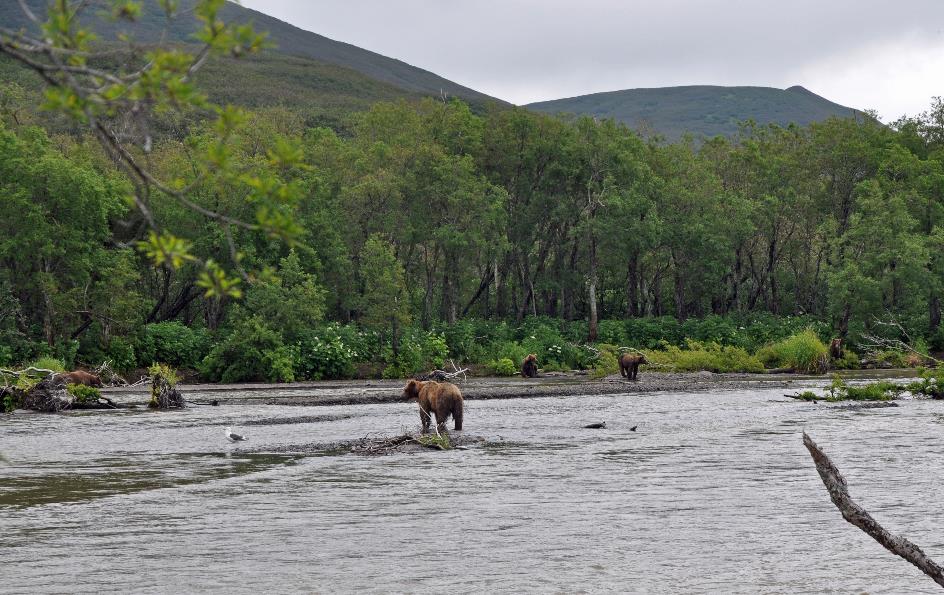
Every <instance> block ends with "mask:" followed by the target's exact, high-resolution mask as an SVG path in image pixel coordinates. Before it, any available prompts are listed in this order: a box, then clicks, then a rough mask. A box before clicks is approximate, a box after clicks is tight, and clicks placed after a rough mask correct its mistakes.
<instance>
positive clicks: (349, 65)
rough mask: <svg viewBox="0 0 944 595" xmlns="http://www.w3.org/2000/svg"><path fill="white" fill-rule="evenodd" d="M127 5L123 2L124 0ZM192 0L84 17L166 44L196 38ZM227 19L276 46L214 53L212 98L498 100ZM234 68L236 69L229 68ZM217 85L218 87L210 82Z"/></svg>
mask: <svg viewBox="0 0 944 595" xmlns="http://www.w3.org/2000/svg"><path fill="white" fill-rule="evenodd" d="M26 4H27V5H28V6H30V8H32V10H33V11H34V12H35V13H37V14H39V15H43V14H44V13H45V7H46V4H47V2H46V0H27V2H26ZM122 4H127V2H122ZM196 5H197V0H181V1H180V2H179V13H180V14H181V15H182V16H181V17H178V18H176V19H174V20H173V21H171V22H170V23H169V24H168V23H167V20H166V19H165V16H164V11H163V10H161V8H160V7H159V5H158V1H157V0H146V1H145V2H143V3H142V7H141V10H140V14H139V15H138V16H137V18H136V20H135V22H134V23H133V24H131V23H128V22H127V20H123V19H103V18H100V14H101V13H100V11H98V10H93V11H86V15H87V16H86V18H85V19H84V21H85V24H86V25H87V26H89V27H90V29H91V30H92V31H93V32H95V33H96V34H98V36H99V38H100V39H104V40H111V39H116V38H117V37H118V35H119V34H121V33H123V32H129V33H132V34H133V35H134V37H135V39H136V40H137V41H140V42H145V43H155V42H157V41H159V40H164V41H166V43H170V44H180V43H193V42H194V34H196V33H198V32H199V28H198V26H197V25H198V23H197V21H196V20H195V19H193V18H187V16H186V15H188V14H192V13H193V11H194V7H195V6H196ZM219 16H220V18H221V20H223V21H225V22H226V23H234V24H244V23H252V24H253V26H254V27H255V29H256V30H258V31H266V32H267V33H268V39H269V40H271V42H272V43H273V44H274V46H275V49H276V50H278V51H277V52H276V51H272V52H268V53H267V54H266V55H264V56H262V57H260V58H253V59H251V60H247V61H245V62H244V61H240V62H239V63H235V64H234V61H233V60H229V59H227V58H216V59H215V60H216V62H217V64H218V66H217V65H214V64H213V63H211V64H210V65H209V67H208V68H207V71H209V74H208V73H206V72H201V74H200V75H199V77H200V78H199V80H200V81H201V83H203V86H204V88H205V89H207V90H210V93H211V95H213V94H217V98H216V99H215V100H217V101H221V102H229V103H235V104H238V105H245V106H249V107H255V106H259V105H289V106H294V107H297V108H305V107H311V106H315V107H319V108H322V109H323V108H324V106H326V105H327V106H329V107H333V106H340V107H344V108H349V107H351V106H352V104H353V105H354V106H356V105H364V103H365V102H366V101H369V100H389V99H395V98H397V97H402V96H420V95H425V96H430V97H439V96H440V94H441V93H447V94H448V95H449V96H450V97H459V98H461V99H463V100H464V101H468V102H470V103H472V104H474V105H477V106H480V107H484V106H485V105H486V104H487V103H489V102H495V101H497V100H494V99H492V98H491V97H489V96H487V95H485V94H483V93H479V92H478V91H475V90H473V89H469V88H467V87H463V86H462V85H459V84H457V83H454V82H452V81H449V80H447V79H445V78H443V77H441V76H438V75H436V74H433V73H431V72H428V71H426V70H423V69H421V68H417V67H415V66H411V65H409V64H406V63H404V62H401V61H400V60H395V59H392V58H388V57H386V56H382V55H380V54H376V53H374V52H370V51H368V50H364V49H362V48H359V47H356V46H353V45H350V44H347V43H343V42H340V41H334V40H332V39H328V38H327V37H323V36H321V35H318V34H316V33H311V32H309V31H304V30H302V29H299V28H297V27H295V26H293V25H290V24H288V23H286V22H284V21H280V20H278V19H276V18H273V17H270V16H268V15H266V14H263V13H260V12H257V11H254V10H250V9H247V8H243V7H241V6H239V5H238V4H237V3H235V2H226V3H225V4H223V6H222V7H221V10H220V12H219ZM0 23H3V25H4V27H8V28H10V29H14V30H15V29H18V28H19V27H27V28H28V29H29V25H30V24H29V23H28V21H27V20H26V18H25V17H24V15H23V12H22V11H21V10H20V8H19V6H18V5H17V3H16V2H4V3H0ZM234 71H236V72H237V73H238V74H235V75H234ZM217 84H220V85H221V86H222V90H220V89H215V85H217Z"/></svg>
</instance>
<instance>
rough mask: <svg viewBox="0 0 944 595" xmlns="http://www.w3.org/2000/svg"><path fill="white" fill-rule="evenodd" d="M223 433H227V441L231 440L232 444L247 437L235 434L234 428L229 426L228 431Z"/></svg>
mask: <svg viewBox="0 0 944 595" xmlns="http://www.w3.org/2000/svg"><path fill="white" fill-rule="evenodd" d="M223 431H224V432H225V433H226V439H227V440H229V441H230V442H240V441H242V440H245V439H246V437H245V436H243V435H241V434H237V433H235V432H234V431H233V428H231V427H229V426H226V429H225V430H223Z"/></svg>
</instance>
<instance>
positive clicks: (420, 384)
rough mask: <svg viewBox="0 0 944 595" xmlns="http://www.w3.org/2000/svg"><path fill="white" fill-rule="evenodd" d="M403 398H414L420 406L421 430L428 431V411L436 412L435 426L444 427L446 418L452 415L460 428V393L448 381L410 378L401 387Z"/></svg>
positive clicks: (456, 387)
mask: <svg viewBox="0 0 944 595" xmlns="http://www.w3.org/2000/svg"><path fill="white" fill-rule="evenodd" d="M403 398H404V400H410V399H416V402H417V403H419V406H420V421H422V422H423V432H424V433H425V432H428V431H429V423H430V413H435V414H436V428H437V429H438V430H439V431H443V430H445V429H446V419H447V418H448V417H449V416H450V415H452V420H453V421H454V422H455V424H456V426H455V428H456V429H457V430H461V429H462V393H461V392H459V387H458V386H456V385H455V384H450V383H448V382H434V381H432V380H428V381H425V382H424V381H421V380H411V381H410V382H409V383H407V385H406V386H405V387H404V388H403Z"/></svg>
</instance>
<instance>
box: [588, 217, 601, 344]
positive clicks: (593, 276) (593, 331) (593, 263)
mask: <svg viewBox="0 0 944 595" xmlns="http://www.w3.org/2000/svg"><path fill="white" fill-rule="evenodd" d="M597 282H598V279H597V239H596V236H595V235H594V234H593V233H592V232H591V233H590V292H589V296H588V299H589V300H590V321H589V322H590V332H589V333H588V335H587V341H588V342H590V343H593V342H595V341H596V340H597V334H598V331H599V329H598V325H599V320H598V319H597Z"/></svg>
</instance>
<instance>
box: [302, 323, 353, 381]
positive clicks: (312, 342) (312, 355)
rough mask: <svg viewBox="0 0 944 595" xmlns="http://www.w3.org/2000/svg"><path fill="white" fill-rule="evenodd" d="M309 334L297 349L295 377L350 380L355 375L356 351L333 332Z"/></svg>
mask: <svg viewBox="0 0 944 595" xmlns="http://www.w3.org/2000/svg"><path fill="white" fill-rule="evenodd" d="M323 334H324V336H323V337H321V336H317V335H315V334H313V333H311V334H307V335H306V336H304V337H303V338H302V339H301V340H299V342H298V344H297V345H296V348H295V377H296V378H298V379H305V380H324V379H338V378H350V377H351V376H353V375H354V353H355V352H354V351H353V350H352V349H351V348H350V347H348V346H347V345H345V344H344V341H343V340H342V339H341V337H340V336H339V335H338V334H337V333H334V332H331V330H330V329H329V330H327V331H326V332H324V333H323Z"/></svg>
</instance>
